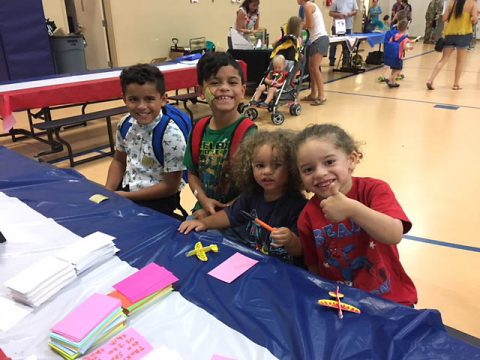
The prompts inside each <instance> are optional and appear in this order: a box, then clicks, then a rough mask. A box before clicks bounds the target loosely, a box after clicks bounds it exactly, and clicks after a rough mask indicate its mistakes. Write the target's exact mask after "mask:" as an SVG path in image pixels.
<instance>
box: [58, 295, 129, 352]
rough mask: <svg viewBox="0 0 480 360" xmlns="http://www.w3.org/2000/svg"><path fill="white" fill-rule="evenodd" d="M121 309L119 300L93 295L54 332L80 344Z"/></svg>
mask: <svg viewBox="0 0 480 360" xmlns="http://www.w3.org/2000/svg"><path fill="white" fill-rule="evenodd" d="M120 307H121V302H120V300H118V299H115V298H113V297H110V296H107V295H103V294H93V295H92V296H90V297H89V298H88V299H87V300H85V301H84V302H83V303H81V304H80V305H79V306H78V307H77V308H76V309H75V310H73V311H72V312H71V313H70V314H68V315H67V316H66V317H65V318H64V319H63V320H62V321H60V322H59V323H58V324H56V325H55V326H54V327H53V329H52V332H54V333H56V334H58V335H61V336H63V337H65V338H67V339H69V340H71V341H73V342H77V343H78V342H80V341H82V340H83V339H84V338H85V337H86V336H87V335H88V334H89V333H90V332H91V331H92V330H93V329H95V328H96V327H97V326H98V325H99V324H100V323H101V322H102V321H104V320H105V319H106V318H107V317H109V316H110V315H111V314H112V313H113V312H115V311H116V310H117V309H119V308H120Z"/></svg>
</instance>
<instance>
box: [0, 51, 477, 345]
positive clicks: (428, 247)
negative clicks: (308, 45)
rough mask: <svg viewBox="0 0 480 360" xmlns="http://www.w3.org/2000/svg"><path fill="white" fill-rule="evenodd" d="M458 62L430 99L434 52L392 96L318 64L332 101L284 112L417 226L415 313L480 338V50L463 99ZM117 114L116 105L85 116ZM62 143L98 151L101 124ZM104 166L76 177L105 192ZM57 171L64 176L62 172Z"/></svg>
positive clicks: (265, 116)
mask: <svg viewBox="0 0 480 360" xmlns="http://www.w3.org/2000/svg"><path fill="white" fill-rule="evenodd" d="M370 50H371V49H367V51H370ZM363 54H366V52H364V53H363ZM363 54H362V55H363ZM454 55H455V54H454ZM454 55H453V56H452V58H451V59H450V62H449V63H448V64H447V65H446V66H445V68H444V69H443V70H442V71H441V72H440V74H439V75H438V77H437V79H436V81H435V87H436V90H434V91H428V90H426V88H425V82H426V80H427V78H428V77H429V75H430V72H431V70H432V68H433V66H434V65H435V63H436V61H438V59H439V58H440V54H438V53H436V52H434V51H433V49H432V45H423V44H417V45H416V48H415V49H414V50H413V51H412V52H410V53H409V54H408V58H407V60H406V61H405V63H404V74H405V75H406V77H405V79H404V80H402V81H400V84H401V86H400V88H397V89H389V88H388V87H387V86H386V85H385V83H380V82H378V81H377V78H378V76H379V75H380V74H381V72H382V70H381V68H378V69H373V70H370V71H367V72H365V73H363V74H357V75H350V74H345V73H333V72H332V68H330V67H328V65H327V61H324V64H325V66H323V67H322V71H323V74H324V76H325V78H326V80H327V81H328V84H327V85H326V91H327V96H328V101H327V102H326V104H325V105H323V106H319V107H312V106H310V105H309V104H308V103H304V104H302V105H303V107H302V114H301V115H300V116H298V117H293V116H290V115H289V114H288V109H287V108H284V109H282V111H283V112H284V113H285V114H286V120H285V123H284V124H283V125H282V126H283V127H285V128H290V129H295V130H299V129H302V128H304V127H305V126H306V125H307V124H311V123H325V122H332V123H336V124H339V125H340V126H342V127H343V128H345V129H346V130H347V131H348V132H350V133H351V134H352V135H353V136H354V137H355V138H356V139H357V140H360V141H362V142H363V143H364V145H363V147H362V150H363V152H364V155H365V156H364V159H363V160H362V162H361V163H360V165H359V166H358V167H357V169H356V171H355V175H357V176H370V177H377V178H381V179H383V180H385V181H387V182H388V183H389V184H390V185H391V187H392V188H393V190H394V192H395V194H396V196H397V198H398V200H399V201H400V203H401V205H402V206H403V208H404V210H405V212H406V213H407V215H408V216H409V217H410V219H411V220H412V222H413V228H412V229H411V231H410V232H409V234H407V236H405V239H404V240H403V241H402V243H401V244H400V246H399V249H400V256H401V260H402V262H403V264H404V266H405V268H406V269H407V272H408V273H409V275H410V276H411V277H412V278H413V280H414V282H415V284H416V286H417V289H418V293H419V303H418V306H417V308H419V309H421V308H433V309H438V310H440V312H441V313H442V317H443V321H444V323H445V324H447V325H449V326H450V327H453V328H455V329H457V330H459V331H461V332H464V333H467V334H470V335H471V336H474V337H476V338H480V275H479V274H480V265H479V264H480V236H479V235H478V234H476V230H475V229H476V228H477V226H476V225H475V224H476V221H478V219H477V216H478V215H479V213H480V212H479V210H478V208H479V204H480V167H479V165H478V157H477V152H478V136H479V134H480V123H479V122H478V121H479V120H478V119H479V118H480V65H479V64H480V44H478V45H477V47H476V48H474V49H472V50H470V51H468V55H467V60H466V65H465V71H464V73H463V76H462V80H461V85H462V87H463V89H462V90H460V91H453V90H451V86H452V84H453V71H454V67H455V61H454ZM365 56H366V55H364V58H365ZM304 94H306V93H302V95H304ZM117 104H118V105H120V104H121V102H120V101H118V102H117V103H115V104H114V105H112V104H108V105H105V104H104V105H101V104H96V105H92V106H91V107H90V109H92V110H94V109H100V108H101V107H102V106H103V107H106V106H107V107H111V106H115V105H117ZM192 108H193V110H194V113H195V117H196V118H198V117H201V116H203V115H206V114H208V107H206V106H205V105H202V104H197V105H192ZM74 113H75V114H77V113H78V109H74V108H69V109H62V110H57V111H56V112H55V113H54V117H59V116H66V115H69V114H74ZM15 116H16V118H17V121H18V123H19V127H22V126H25V125H24V124H25V123H26V120H25V119H26V115H25V114H24V113H17V114H15ZM117 120H118V119H117ZM257 123H258V126H259V128H260V129H275V128H276V126H275V125H273V124H272V122H271V121H270V114H269V113H267V111H266V110H260V117H259V119H258V120H257ZM22 124H23V125H22ZM65 137H67V138H69V139H71V140H73V141H72V143H73V146H74V149H75V150H77V149H79V148H81V147H82V146H91V145H92V144H93V145H101V144H104V143H106V135H105V130H104V122H103V121H102V122H100V123H99V124H92V125H88V126H87V127H85V128H84V127H81V128H76V129H71V130H67V131H66V132H65ZM0 145H3V146H6V147H7V148H10V149H12V150H15V151H18V152H20V153H22V154H25V155H27V156H33V155H34V154H36V153H38V152H39V151H43V150H46V148H47V146H46V145H45V144H42V143H39V142H36V141H33V140H23V141H18V142H15V143H12V142H11V140H10V138H8V137H0ZM109 162H110V158H104V159H101V160H97V161H94V162H90V163H87V164H83V165H80V166H78V167H76V169H77V170H78V171H79V172H81V173H82V174H84V175H85V176H86V177H87V178H89V179H90V180H92V181H95V182H98V183H100V184H103V183H104V182H105V179H106V174H107V168H108V165H109ZM56 165H57V166H60V167H68V162H66V161H63V162H58V163H56ZM2 171H6V170H5V169H2ZM182 203H183V204H184V205H185V206H186V208H190V207H191V204H192V203H193V197H192V195H191V193H190V191H189V189H186V190H184V191H183V192H182ZM475 209H477V210H475ZM470 224H473V225H470ZM474 340H475V339H474Z"/></svg>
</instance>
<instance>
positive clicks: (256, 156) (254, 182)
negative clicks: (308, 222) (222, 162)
mask: <svg viewBox="0 0 480 360" xmlns="http://www.w3.org/2000/svg"><path fill="white" fill-rule="evenodd" d="M292 145H293V134H292V133H290V132H287V131H285V130H277V131H273V132H266V131H262V132H258V133H256V134H254V135H252V136H250V137H249V138H247V139H245V141H244V142H243V143H242V145H241V147H240V150H239V151H238V154H237V157H236V162H235V168H234V176H235V179H236V182H237V184H238V186H239V188H240V189H241V190H242V194H241V195H240V197H239V198H238V199H237V200H236V201H235V202H234V203H233V205H232V206H231V207H229V208H225V209H224V210H222V211H219V212H217V213H215V214H213V215H211V216H208V217H206V218H203V219H201V220H187V221H185V222H183V223H182V224H181V225H180V228H179V231H180V232H182V233H185V234H188V233H189V232H190V231H192V230H195V231H202V230H207V229H225V228H229V227H238V226H242V225H243V226H245V229H246V232H247V236H246V238H245V239H238V240H242V241H243V242H244V243H245V244H246V245H247V246H250V247H252V248H254V249H257V250H259V251H262V252H263V253H265V254H269V255H271V256H275V257H277V258H279V259H281V260H282V261H285V262H287V263H296V264H299V265H300V263H301V261H298V260H299V258H298V256H300V255H301V245H300V242H299V239H298V236H297V219H298V215H299V214H300V212H301V211H302V209H303V207H304V206H305V204H306V202H307V200H306V199H305V197H304V196H303V194H302V193H301V191H300V178H299V175H298V172H297V171H296V169H295V162H294V159H293V151H292ZM245 212H246V214H245ZM249 216H251V217H252V219H255V218H258V219H260V220H262V221H264V222H266V223H267V224H269V225H270V226H271V227H273V228H274V229H273V231H271V232H270V231H268V230H266V229H264V228H263V227H261V226H259V225H257V223H255V222H254V221H253V220H252V219H250V218H249Z"/></svg>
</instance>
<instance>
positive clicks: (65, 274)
mask: <svg viewBox="0 0 480 360" xmlns="http://www.w3.org/2000/svg"><path fill="white" fill-rule="evenodd" d="M76 277H77V274H76V273H75V268H74V267H73V266H72V265H71V264H69V263H68V262H66V261H63V260H60V259H57V258H56V257H54V256H48V257H46V258H44V259H42V260H40V261H38V262H36V263H34V264H33V265H31V266H29V267H28V268H26V269H25V270H23V271H22V272H20V273H19V274H17V275H16V276H14V277H13V278H11V279H10V280H8V281H7V282H5V286H6V287H7V288H8V289H10V292H11V296H12V298H13V299H14V300H16V301H18V302H21V303H23V304H27V305H30V306H34V307H37V306H40V305H41V304H43V303H44V302H45V301H47V300H48V299H50V297H51V296H53V295H54V294H56V293H57V292H58V291H59V290H60V289H62V288H63V287H65V286H67V285H68V284H70V283H71V282H72V281H73V280H75V279H76Z"/></svg>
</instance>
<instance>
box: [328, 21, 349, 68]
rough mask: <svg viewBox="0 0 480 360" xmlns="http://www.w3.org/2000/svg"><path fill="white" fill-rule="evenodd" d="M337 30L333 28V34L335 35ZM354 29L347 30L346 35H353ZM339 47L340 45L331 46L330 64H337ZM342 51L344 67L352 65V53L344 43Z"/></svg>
mask: <svg viewBox="0 0 480 360" xmlns="http://www.w3.org/2000/svg"><path fill="white" fill-rule="evenodd" d="M334 31H335V28H333V27H332V34H334ZM351 33H352V29H347V32H346V34H351ZM337 45H338V43H334V44H330V53H329V56H328V58H329V59H330V64H334V63H335V53H336V52H337ZM342 51H343V65H346V64H349V63H350V51H348V48H347V45H346V44H345V43H342Z"/></svg>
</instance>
